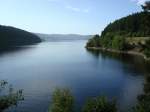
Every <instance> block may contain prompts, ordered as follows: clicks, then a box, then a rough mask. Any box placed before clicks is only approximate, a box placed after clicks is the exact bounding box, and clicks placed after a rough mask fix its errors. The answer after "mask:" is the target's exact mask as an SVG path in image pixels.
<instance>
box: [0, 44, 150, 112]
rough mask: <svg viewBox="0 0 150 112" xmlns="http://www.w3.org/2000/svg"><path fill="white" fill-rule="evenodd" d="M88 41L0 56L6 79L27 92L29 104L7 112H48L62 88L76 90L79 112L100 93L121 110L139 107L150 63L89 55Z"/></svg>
mask: <svg viewBox="0 0 150 112" xmlns="http://www.w3.org/2000/svg"><path fill="white" fill-rule="evenodd" d="M85 43H86V41H73V42H47V43H41V44H38V45H33V46H26V47H23V48H21V49H18V50H13V51H11V52H3V53H1V54H0V79H4V80H7V81H8V82H9V83H10V84H12V85H13V86H14V88H16V89H23V90H24V95H25V100H24V101H22V102H20V103H19V105H18V106H17V107H13V108H10V109H9V110H8V111H7V112H46V111H47V109H48V106H49V104H50V99H51V93H52V92H53V90H54V89H55V88H56V87H59V88H61V87H62V88H70V89H71V91H72V93H73V94H74V96H75V97H76V106H77V107H78V108H79V107H80V106H81V104H82V103H84V101H85V99H87V98H88V97H94V96H98V95H107V96H108V97H109V98H116V99H117V101H118V104H119V107H120V108H121V109H127V108H128V107H129V106H133V104H135V103H136V101H137V100H136V98H137V96H138V95H139V94H141V93H142V89H143V83H144V77H143V75H144V74H148V73H150V71H149V69H148V68H150V67H149V64H148V63H146V62H144V60H143V59H142V58H140V57H137V56H129V55H126V56H125V55H117V54H112V53H106V52H91V51H87V50H86V49H85V48H84V46H85Z"/></svg>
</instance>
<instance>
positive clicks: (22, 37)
mask: <svg viewBox="0 0 150 112" xmlns="http://www.w3.org/2000/svg"><path fill="white" fill-rule="evenodd" d="M38 42H41V39H40V38H39V37H37V36H36V35H34V34H32V33H30V32H27V31H24V30H21V29H17V28H13V27H8V26H1V25H0V49H3V48H7V47H11V46H18V45H28V44H33V43H38Z"/></svg>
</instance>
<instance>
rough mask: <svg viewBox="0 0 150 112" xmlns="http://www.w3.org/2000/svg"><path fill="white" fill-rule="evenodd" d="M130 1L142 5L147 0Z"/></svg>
mask: <svg viewBox="0 0 150 112" xmlns="http://www.w3.org/2000/svg"><path fill="white" fill-rule="evenodd" d="M131 1H133V2H136V3H137V5H143V4H144V3H145V2H146V1H148V0H131Z"/></svg>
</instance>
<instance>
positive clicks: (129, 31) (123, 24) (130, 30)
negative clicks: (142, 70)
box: [86, 2, 150, 57]
mask: <svg viewBox="0 0 150 112" xmlns="http://www.w3.org/2000/svg"><path fill="white" fill-rule="evenodd" d="M149 3H150V2H147V4H149ZM145 7H146V6H145ZM146 9H147V10H144V11H143V12H140V13H135V14H132V15H129V16H127V17H124V18H121V19H119V20H116V21H115V22H113V23H110V24H109V25H108V26H107V27H106V28H105V29H104V31H103V32H102V34H101V35H95V36H94V37H93V38H92V39H90V40H89V41H88V42H87V45H86V47H87V48H92V47H102V48H105V49H115V50H122V51H129V50H131V51H134V50H137V51H136V52H140V53H143V54H145V55H146V56H147V57H150V11H149V10H148V8H146ZM145 37H147V39H145ZM129 38H130V39H129ZM136 38H139V39H138V40H139V41H138V42H137V41H135V42H131V41H132V40H136Z"/></svg>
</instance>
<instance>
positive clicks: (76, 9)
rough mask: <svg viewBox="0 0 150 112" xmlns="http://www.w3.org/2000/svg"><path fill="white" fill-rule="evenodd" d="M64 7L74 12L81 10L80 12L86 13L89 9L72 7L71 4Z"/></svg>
mask: <svg viewBox="0 0 150 112" xmlns="http://www.w3.org/2000/svg"><path fill="white" fill-rule="evenodd" d="M66 8H67V9H69V10H71V11H74V12H82V13H88V12H89V9H81V8H78V7H73V6H71V5H67V6H66Z"/></svg>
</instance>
